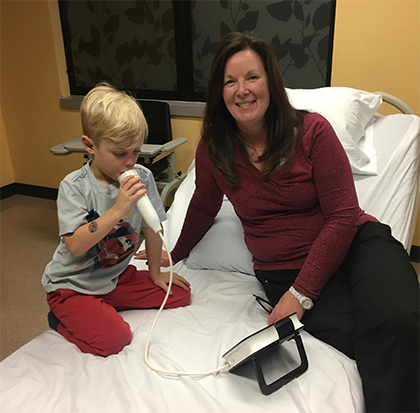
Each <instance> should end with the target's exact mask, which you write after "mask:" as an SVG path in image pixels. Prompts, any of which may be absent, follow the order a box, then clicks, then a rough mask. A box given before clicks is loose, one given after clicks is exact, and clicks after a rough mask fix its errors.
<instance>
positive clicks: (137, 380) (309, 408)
mask: <svg viewBox="0 0 420 413" xmlns="http://www.w3.org/2000/svg"><path fill="white" fill-rule="evenodd" d="M401 116H402V115H397V116H395V117H391V116H390V117H386V118H382V119H379V120H377V121H376V122H375V124H374V125H373V128H372V133H373V135H374V144H375V148H376V151H377V161H378V171H379V174H378V175H377V176H367V177H366V176H363V177H362V176H358V177H356V178H355V180H356V186H357V191H358V194H359V198H360V202H361V204H362V206H363V207H364V208H365V209H366V210H367V211H368V212H370V213H372V214H374V215H376V216H377V217H378V218H380V219H382V220H383V221H385V222H387V223H389V224H390V225H391V226H392V228H393V232H394V234H395V235H396V236H397V237H398V238H399V239H400V240H401V241H403V242H407V239H408V234H409V233H410V231H411V228H412V225H411V224H412V222H413V221H412V219H411V217H412V216H413V211H414V213H415V212H416V211H417V209H416V206H415V193H417V192H418V180H417V177H418V157H419V124H420V122H419V119H418V118H417V117H414V116H407V115H404V116H403V117H401ZM384 132H386V134H385V136H383V135H384ZM397 132H398V133H397ZM394 133H395V135H396V136H394ZM398 134H399V136H400V137H399V138H398ZM189 196H191V179H188V177H187V180H186V181H185V182H184V183H183V185H182V186H181V188H180V189H179V190H178V192H177V194H176V198H175V203H174V208H173V209H171V211H177V210H178V212H172V213H170V214H169V217H170V218H169V221H170V222H169V223H168V224H167V225H166V226H167V227H168V226H171V225H172V233H171V231H167V232H166V236H167V237H170V238H172V239H171V241H170V243H171V244H172V243H173V242H174V239H175V238H174V237H176V233H174V229H173V228H175V229H176V228H178V229H177V230H179V227H180V226H181V224H182V216H183V213H184V212H185V206H186V205H187V204H188V197H189ZM177 230H175V232H176V231H177ZM198 248H200V247H199V246H198ZM205 252H206V251H205ZM133 262H134V263H135V264H136V265H137V266H138V267H139V268H145V264H144V262H142V261H133ZM175 270H176V271H177V272H178V273H179V274H181V275H183V276H184V277H185V278H187V279H188V280H189V281H190V282H191V285H192V304H191V305H190V306H188V307H185V308H179V309H173V310H164V311H163V312H162V313H161V316H160V318H159V320H158V322H157V325H156V328H155V331H154V334H153V336H152V341H151V345H150V356H149V357H150V361H151V362H152V363H153V364H154V365H156V366H157V367H160V368H163V369H167V370H179V371H193V372H194V371H206V370H211V369H214V368H216V367H218V366H220V365H222V364H223V360H222V355H223V354H224V353H225V352H226V351H227V350H229V349H230V348H231V347H232V346H233V345H235V344H236V343H238V342H239V341H240V340H242V339H243V338H244V337H246V336H248V335H249V334H252V333H254V332H255V331H257V330H259V329H261V328H263V327H265V326H266V323H267V321H266V320H267V317H266V314H265V313H264V311H263V310H262V309H261V308H260V307H259V306H258V304H257V303H256V301H255V300H254V299H253V297H252V294H253V293H256V294H263V293H262V288H261V286H260V285H259V283H258V282H257V280H256V279H255V277H253V276H250V275H247V274H243V273H239V272H222V271H218V270H192V269H189V268H187V266H186V265H185V264H184V263H182V262H181V263H178V264H177V265H176V266H175ZM156 312H157V310H131V311H125V312H122V313H121V314H122V316H123V317H124V318H125V319H126V320H127V321H128V322H129V323H130V326H131V328H132V331H133V341H132V343H131V344H130V345H129V346H127V347H126V348H125V349H124V350H123V351H122V352H121V353H120V354H118V355H115V356H110V357H108V358H101V357H96V356H93V355H89V354H83V353H81V352H80V351H79V350H78V349H77V348H76V347H75V346H74V345H73V344H71V343H69V342H67V341H66V340H65V339H64V338H63V337H61V336H60V335H59V334H58V333H56V332H55V331H52V330H49V331H46V332H44V333H43V334H41V335H40V336H39V337H37V338H35V339H34V340H32V341H31V342H29V343H28V344H26V345H25V346H23V347H22V348H20V349H19V350H17V351H16V352H15V353H13V354H12V355H11V356H9V357H8V358H7V359H5V360H4V361H3V362H2V363H0V379H1V381H0V411H1V412H2V413H36V412H40V413H49V412H51V413H60V412H63V413H64V412H65V413H69V412H89V413H95V412H98V413H99V412H100V413H105V412H112V413H120V412H128V413H135V412H141V413H162V412H171V413H172V412H182V413H188V412H194V413H197V412H200V413H201V412H209V413H217V412H223V413H225V412H235V413H236V412H241V413H247V412H257V413H258V412H261V413H262V412H264V413H271V412H273V413H274V412H279V411H280V412H287V413H294V412H296V413H298V412H299V413H304V412H308V413H309V412H311V413H314V412H319V413H329V412H330V413H336V412H340V413H359V412H362V411H363V396H362V389H361V381H360V377H359V374H358V372H357V367H356V364H355V362H354V361H352V360H350V359H348V358H347V357H346V356H344V355H343V354H341V353H340V352H338V351H337V350H335V349H333V348H332V347H330V346H328V345H326V344H324V343H322V342H321V341H319V340H317V339H315V338H313V337H312V336H310V335H309V334H308V333H306V332H305V331H303V332H302V338H303V342H304V346H305V349H306V353H307V357H308V360H309V368H308V371H307V372H306V373H304V374H303V375H302V376H301V377H299V378H297V379H295V380H293V381H292V382H290V383H289V384H287V385H286V386H284V387H282V388H281V389H280V390H278V391H276V392H274V393H273V394H271V395H270V396H264V395H263V394H262V393H261V391H260V389H259V387H258V384H257V380H256V377H255V374H254V372H253V370H252V367H251V366H246V367H245V368H244V369H242V370H241V372H240V373H241V374H240V375H236V374H232V373H229V372H223V373H221V374H220V375H219V376H213V375H212V376H208V377H204V378H198V379H197V378H191V377H182V378H166V377H162V376H161V375H159V374H157V373H155V372H153V371H151V370H150V369H149V368H148V367H147V366H146V365H145V363H144V359H143V356H144V349H145V343H146V339H147V336H148V333H149V329H150V327H151V324H152V322H153V319H154V317H155V314H156ZM293 343H294V342H293V341H290V342H287V343H285V344H284V345H282V346H281V348H280V350H281V351H280V352H278V353H275V352H273V353H272V355H273V356H275V359H276V361H277V362H276V364H275V366H274V367H271V370H270V371H269V372H268V374H269V376H270V377H272V379H275V378H276V377H278V376H279V375H281V374H282V373H284V372H285V370H286V369H287V368H288V367H290V366H292V365H293V364H294V363H295V362H296V359H297V355H296V352H295V348H294V344H293ZM276 351H277V350H276Z"/></svg>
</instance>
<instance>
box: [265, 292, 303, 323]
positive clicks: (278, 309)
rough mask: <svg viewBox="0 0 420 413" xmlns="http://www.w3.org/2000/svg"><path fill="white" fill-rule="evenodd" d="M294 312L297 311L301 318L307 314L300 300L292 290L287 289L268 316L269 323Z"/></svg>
mask: <svg viewBox="0 0 420 413" xmlns="http://www.w3.org/2000/svg"><path fill="white" fill-rule="evenodd" d="M293 313H296V314H297V317H298V319H299V320H300V319H301V318H302V317H303V315H304V314H305V310H304V309H303V308H302V306H301V305H300V303H299V300H298V299H297V298H296V297H295V296H294V295H293V294H292V293H291V292H290V291H286V292H285V293H284V295H283V296H282V297H281V298H280V301H279V302H278V303H277V305H276V306H275V307H274V309H273V311H272V312H271V314H270V316H269V317H268V324H274V323H275V322H276V321H278V320H281V319H282V318H285V317H287V316H289V315H290V314H293Z"/></svg>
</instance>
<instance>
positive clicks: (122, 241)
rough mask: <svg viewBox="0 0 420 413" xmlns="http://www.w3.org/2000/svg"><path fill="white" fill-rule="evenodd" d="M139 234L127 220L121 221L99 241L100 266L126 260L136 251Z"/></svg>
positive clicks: (105, 266)
mask: <svg viewBox="0 0 420 413" xmlns="http://www.w3.org/2000/svg"><path fill="white" fill-rule="evenodd" d="M138 239H139V236H138V234H137V232H136V231H134V229H133V227H132V226H131V225H130V224H128V223H127V222H124V221H120V222H119V223H118V224H117V225H116V226H115V227H114V228H113V229H112V230H111V232H110V233H109V234H108V235H107V236H106V237H104V238H103V239H102V240H101V241H100V242H99V248H100V250H101V252H100V253H99V267H100V268H102V269H105V268H109V267H112V266H114V265H116V264H119V263H120V262H121V261H124V260H125V259H126V258H127V257H128V256H130V255H131V254H132V253H133V252H134V248H135V246H136V242H137V240H138Z"/></svg>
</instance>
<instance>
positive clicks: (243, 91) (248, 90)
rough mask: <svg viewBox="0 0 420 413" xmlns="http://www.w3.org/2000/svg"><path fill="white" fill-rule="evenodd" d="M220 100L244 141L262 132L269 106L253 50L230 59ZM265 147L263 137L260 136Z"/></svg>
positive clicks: (262, 72) (261, 69)
mask: <svg viewBox="0 0 420 413" xmlns="http://www.w3.org/2000/svg"><path fill="white" fill-rule="evenodd" d="M224 78H225V83H224V88H223V99H224V101H225V104H226V107H227V109H228V111H229V112H230V114H231V115H232V116H233V118H234V119H235V120H236V124H237V125H238V128H239V129H240V130H241V132H242V133H243V134H244V138H245V139H246V137H247V136H253V135H254V133H255V131H265V113H266V111H267V108H268V105H269V103H270V92H269V90H268V81H267V73H266V71H265V69H264V66H263V63H262V61H261V59H260V57H259V56H258V54H257V53H255V52H254V51H253V50H250V49H247V50H243V51H241V52H238V53H236V54H235V55H233V56H232V57H231V58H230V59H229V60H228V61H227V63H226V68H225V76H224ZM260 139H261V140H262V143H263V144H264V146H265V133H263V134H261V135H260Z"/></svg>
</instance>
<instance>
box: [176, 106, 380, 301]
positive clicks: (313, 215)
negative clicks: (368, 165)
mask: <svg viewBox="0 0 420 413" xmlns="http://www.w3.org/2000/svg"><path fill="white" fill-rule="evenodd" d="M236 162H237V170H238V173H239V177H240V181H241V184H240V186H238V187H235V186H232V185H229V184H228V183H226V181H224V179H223V177H222V176H221V174H220V173H219V172H218V171H217V170H216V169H215V167H214V166H213V164H212V161H211V159H210V156H209V154H208V151H207V146H206V144H205V143H204V142H203V141H202V140H201V141H200V142H199V144H198V147H197V152H196V189H195V192H194V195H193V197H192V199H191V201H190V205H189V207H188V211H187V215H186V218H185V222H184V226H183V228H182V231H181V235H180V237H179V239H178V241H177V244H176V245H175V248H174V250H173V251H172V258H173V260H174V262H178V261H180V260H182V259H183V258H185V257H187V256H188V254H189V252H190V251H191V249H192V248H193V247H194V246H195V245H196V244H197V243H198V242H199V241H200V239H201V238H202V237H203V236H204V235H205V233H206V232H207V230H208V229H209V228H210V226H211V225H212V223H213V220H214V218H215V217H216V215H217V213H218V211H219V209H220V207H221V204H222V200H223V195H224V194H225V195H226V196H227V198H228V199H229V201H230V202H231V203H232V205H233V207H234V209H235V212H236V214H237V215H238V217H239V219H240V221H241V223H242V226H243V229H244V238H245V243H246V245H247V247H248V249H249V251H250V253H251V254H252V257H253V262H254V269H258V270H264V271H271V270H281V269H295V270H296V269H299V270H300V272H299V275H298V277H297V278H296V280H295V283H294V287H295V288H296V290H298V291H299V292H300V293H301V294H304V295H306V296H308V297H311V298H313V299H316V298H317V297H318V296H319V294H320V293H321V290H322V288H323V287H324V285H325V284H326V283H327V281H328V280H329V278H330V277H331V276H332V274H333V273H334V272H335V271H336V270H337V269H338V267H339V265H340V264H341V262H342V260H343V259H344V257H345V255H346V253H347V251H348V249H349V246H350V244H351V242H352V240H353V238H354V235H355V233H356V230H357V227H358V226H359V225H361V224H363V223H364V222H366V221H377V220H376V219H375V218H374V217H372V216H371V215H368V214H366V213H365V212H364V211H363V210H362V209H361V208H360V207H359V204H358V200H357V195H356V190H355V187H354V181H353V176H352V172H351V168H350V164H349V161H348V158H347V155H346V153H345V151H344V149H343V147H342V145H341V143H340V141H339V139H338V137H337V135H336V134H335V132H334V130H333V128H332V127H331V125H330V123H329V122H328V121H327V120H326V119H325V118H324V117H322V116H321V115H319V114H316V113H310V114H308V115H307V116H306V117H305V120H304V131H303V136H302V139H301V142H300V144H299V145H298V146H297V148H296V149H295V152H294V155H293V160H292V163H291V166H290V169H289V171H287V172H286V171H285V168H284V166H281V165H280V166H279V167H278V168H277V169H276V170H274V171H273V172H272V173H271V174H269V175H265V176H264V175H263V174H262V173H261V172H260V171H259V170H258V169H257V168H255V167H254V166H252V165H251V166H250V164H249V163H247V162H246V160H245V159H244V156H243V155H242V153H241V152H240V151H239V150H237V151H236ZM214 259H215V260H217V257H214Z"/></svg>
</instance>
